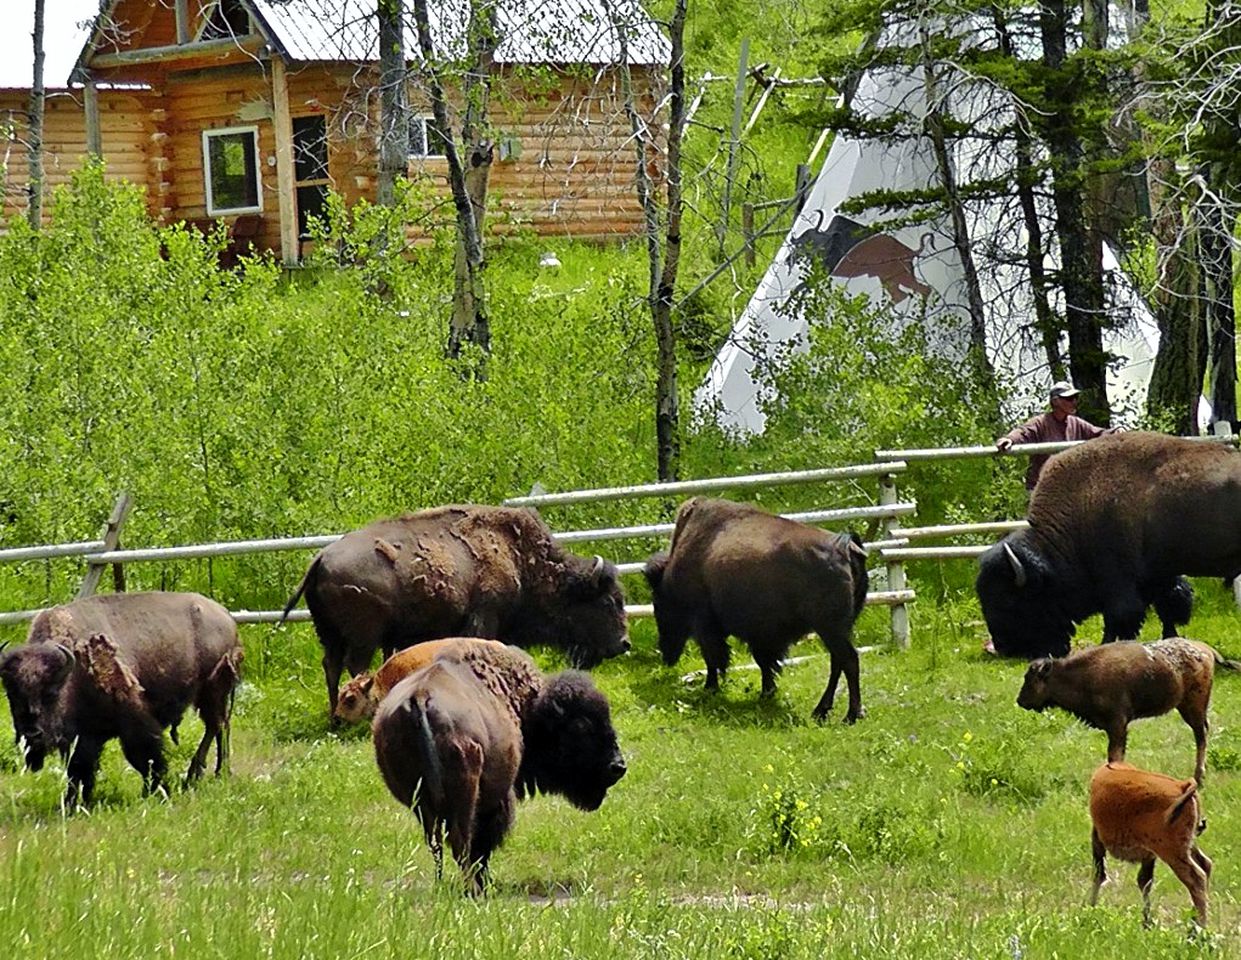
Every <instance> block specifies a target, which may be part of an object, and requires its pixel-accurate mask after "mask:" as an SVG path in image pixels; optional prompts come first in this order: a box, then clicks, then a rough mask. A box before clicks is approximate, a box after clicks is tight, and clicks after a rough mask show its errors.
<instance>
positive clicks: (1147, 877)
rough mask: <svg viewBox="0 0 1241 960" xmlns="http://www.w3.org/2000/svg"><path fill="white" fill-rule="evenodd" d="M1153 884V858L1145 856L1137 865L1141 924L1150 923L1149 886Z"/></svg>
mask: <svg viewBox="0 0 1241 960" xmlns="http://www.w3.org/2000/svg"><path fill="white" fill-rule="evenodd" d="M1154 885H1155V858H1154V857H1147V858H1146V859H1145V860H1143V861H1142V866H1140V867H1138V889H1139V890H1141V891H1142V926H1144V927H1149V926H1150V925H1151V887H1153V886H1154Z"/></svg>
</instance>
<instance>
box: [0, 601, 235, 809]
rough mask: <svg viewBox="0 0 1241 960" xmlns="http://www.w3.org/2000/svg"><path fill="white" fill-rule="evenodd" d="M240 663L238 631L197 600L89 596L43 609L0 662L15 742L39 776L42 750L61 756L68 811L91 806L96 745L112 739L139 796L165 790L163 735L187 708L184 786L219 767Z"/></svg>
mask: <svg viewBox="0 0 1241 960" xmlns="http://www.w3.org/2000/svg"><path fill="white" fill-rule="evenodd" d="M241 660H242V650H241V644H240V642H239V641H238V638H237V624H236V623H235V622H234V620H233V618H232V616H231V615H230V614H229V612H228V611H227V610H225V609H224V608H223V607H222V606H220V605H219V604H218V603H216V602H215V601H213V600H209V599H207V598H206V597H204V596H200V595H199V594H196V593H126V594H111V595H107V596H100V597H89V598H87V599H84V600H76V601H74V602H73V603H69V604H65V605H64V606H60V607H54V608H52V609H50V610H44V611H43V612H41V613H40V614H39V615H38V616H36V617H35V619H34V622H33V623H32V624H31V627H30V634H29V636H28V637H27V641H26V644H25V645H24V646H21V647H18V648H17V649H16V650H12V651H10V652H9V653H7V654H5V655H4V656H3V658H0V681H3V683H4V690H5V693H6V694H7V695H8V698H9V707H10V710H11V712H12V715H13V728H14V731H15V732H16V734H17V739H18V744H19V746H20V747H22V749H23V750H24V752H25V757H26V765H27V767H29V768H30V769H31V770H39V769H41V768H42V766H43V761H44V759H45V758H46V756H47V754H48V752H49V751H52V750H56V751H58V752H60V754H61V755H62V756H66V757H68V779H69V787H68V793H67V794H66V804H67V805H68V806H71V807H72V806H76V805H78V804H79V803H82V804H89V803H90V802H91V798H92V794H93V792H94V787H95V776H96V773H97V771H98V769H99V757H100V754H101V753H102V752H103V747H104V744H105V743H106V742H107V741H108V740H111V739H112V738H113V737H117V738H119V739H120V741H121V749H122V750H123V751H124V753H125V759H126V760H128V761H129V762H130V764H131V765H132V766H133V767H134V768H135V769H136V770H137V771H138V772H139V773H141V774H142V779H143V786H144V789H145V791H146V792H148V793H149V792H151V791H154V790H157V789H160V788H162V787H163V784H164V777H165V775H166V773H167V769H168V764H167V761H166V759H165V757H164V745H163V730H164V728H166V727H171V728H172V736H173V739H174V741H175V740H176V728H177V724H178V722H179V721H180V719H181V716H182V715H183V714H184V713H185V710H186V708H187V707H188V706H190V704H193V705H194V707H195V708H196V709H197V710H198V714H199V716H200V717H201V718H202V721H203V726H204V728H205V729H204V731H203V738H202V742H201V743H200V744H199V745H198V750H197V751H196V752H195V753H194V757H193V759H192V760H191V761H190V766H189V772H188V773H187V775H186V782H187V783H189V782H191V781H193V780H196V779H198V777H200V776H201V775H202V772H203V769H204V767H205V766H206V762H207V753H208V751H209V750H210V746H211V741H212V740H214V741H215V745H216V765H215V771H216V773H217V774H218V773H219V772H220V771H221V769H223V767H224V765H225V764H226V763H227V759H228V734H229V721H230V717H231V714H232V701H233V692H234V690H235V689H236V686H237V683H238V680H239V666H240V664H241Z"/></svg>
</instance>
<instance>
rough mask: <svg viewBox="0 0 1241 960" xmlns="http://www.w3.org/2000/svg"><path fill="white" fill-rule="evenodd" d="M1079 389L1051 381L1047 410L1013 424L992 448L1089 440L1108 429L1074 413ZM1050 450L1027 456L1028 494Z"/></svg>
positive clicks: (1062, 381) (1061, 382)
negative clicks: (1028, 462)
mask: <svg viewBox="0 0 1241 960" xmlns="http://www.w3.org/2000/svg"><path fill="white" fill-rule="evenodd" d="M1080 393H1081V391H1080V390H1078V389H1077V388H1076V387H1074V386H1073V384H1071V383H1069V382H1068V381H1065V380H1060V381H1058V382H1056V383H1053V384H1052V385H1051V391H1050V398H1051V411H1050V412H1048V413H1041V414H1039V415H1038V416H1037V417H1034V418H1033V419H1032V420H1027V421H1026V422H1025V423H1023V424H1022V425H1021V426H1019V427H1014V428H1013V429H1012V430H1010V431H1009V432H1008V433H1006V434H1005V435H1004V436H1002V437H1000V439H998V440H997V441H995V448H996V449H997V450H999V451H1000V452H1001V453H1003V452H1004V451H1007V450H1009V449H1011V448H1012V446H1013V444H1017V443H1055V442H1057V441H1059V440H1093V439H1094V438H1095V437H1101V436H1103V434H1105V433H1111V432H1112V429H1111V428H1107V427H1096V426H1095V425H1094V424H1093V423H1091V422H1090V421H1089V420H1083V419H1082V418H1081V417H1079V416H1077V414H1076V410H1077V398H1078V394H1080ZM1050 456H1051V454H1048V453H1040V454H1035V455H1034V456H1032V457H1030V466H1029V467H1028V468H1027V469H1026V493H1027V494H1029V493H1030V492H1031V491H1032V490H1033V489H1034V485H1035V484H1036V483H1038V477H1039V474H1040V473H1041V472H1042V470H1043V464H1045V463H1046V462H1047V458H1048V457H1050Z"/></svg>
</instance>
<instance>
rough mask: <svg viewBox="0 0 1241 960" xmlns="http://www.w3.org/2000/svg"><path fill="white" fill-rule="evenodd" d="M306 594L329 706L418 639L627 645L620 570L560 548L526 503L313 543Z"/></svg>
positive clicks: (428, 515) (606, 650) (589, 657)
mask: <svg viewBox="0 0 1241 960" xmlns="http://www.w3.org/2000/svg"><path fill="white" fill-rule="evenodd" d="M303 593H305V595H306V606H307V607H308V608H309V609H310V616H311V618H312V619H313V620H314V624H315V632H316V633H317V634H318V635H319V642H320V643H321V644H322V645H323V672H324V676H325V678H326V680H327V692H328V704H329V713H335V711H336V697H337V692H338V689H339V685H340V674H341V670H342V668H344V669H347V670H348V671H349V673H350V674H352V675H357V674H359V673H361V672H363V671H365V670H367V669H369V668H370V665H371V660H372V659H373V658H374V655H375V651H376V650H378V649H382V650H383V652H384V656H385V657H390V656H392V654H393V652H394V651H396V650H400V649H403V648H405V647H408V646H412V645H413V644H415V643H420V642H422V641H423V640H434V639H438V638H440V637H452V636H463V637H483V638H485V639H489V640H502V641H504V642H505V643H511V644H515V645H517V646H520V647H527V646H531V645H534V644H550V645H554V646H560V647H563V648H564V649H565V651H566V652H567V653H568V655H569V659H570V661H571V662H572V663H573V664H574V666H578V667H583V668H589V667H593V666H595V665H596V664H598V663H599V662H601V661H602V660H604V659H606V658H608V657H614V656H616V655H618V654H621V653H624V652H625V651H626V650H628V649H629V638H628V636H627V634H626V629H625V601H624V598H623V596H622V595H621V589H620V584H619V583H617V579H616V568H615V567H614V566H613V565H612V564H610V563H607V562H605V561H604V560H603V559H602V558H601V557H594V558H592V559H587V558H584V557H579V556H576V555H574V554H572V553H569V552H567V551H566V550H564V549H563V548H562V547H561V546H560V545H559V544H558V543H556V541H555V540H554V539H553V537H552V534H551V531H550V530H548V528H547V526H546V524H544V523H543V521H542V520H541V519H540V518H539V515H538V514H537V513H535V512H534V511H533V510H520V509H510V508H506V507H485V506H455V507H438V508H435V509H432V510H423V511H421V512H419V513H413V514H407V515H405V516H402V517H395V518H393V519H390V520H377V521H376V522H374V523H372V524H370V525H369V526H366V527H363V528H362V529H361V530H355V531H354V532H353V533H349V534H346V535H345V536H343V537H341V539H339V540H337V541H336V542H335V543H333V544H331V545H330V546H327V547H325V548H324V549H323V550H321V551H319V554H318V556H316V557H315V559H314V560H313V561H312V562H311V564H310V569H309V570H307V571H306V575H305V577H303V578H302V582H301V584H300V585H299V586H298V588H297V591H296V592H295V593H294V594H293V596H292V598H291V599H290V600H289V602H288V604H287V605H286V606H285V609H284V613H285V616H287V615H288V613H289V611H290V610H291V609H293V606H294V605H295V604H296V603H297V601H298V598H299V597H300V596H301V595H302V594H303Z"/></svg>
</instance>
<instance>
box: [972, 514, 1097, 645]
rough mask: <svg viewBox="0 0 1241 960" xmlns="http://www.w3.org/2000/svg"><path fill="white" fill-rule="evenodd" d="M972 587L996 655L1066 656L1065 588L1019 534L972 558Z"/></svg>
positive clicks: (1069, 633)
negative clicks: (975, 564)
mask: <svg viewBox="0 0 1241 960" xmlns="http://www.w3.org/2000/svg"><path fill="white" fill-rule="evenodd" d="M1022 532H1024V531H1022ZM974 589H975V590H976V591H977V592H978V602H979V603H980V604H981V606H982V615H983V618H984V619H985V620H986V621H987V629H988V630H989V631H990V632H991V639H992V642H993V643H994V644H995V650H996V653H999V654H1001V655H1003V656H1006V657H1027V658H1030V659H1033V658H1034V657H1044V656H1061V657H1062V656H1064V655H1065V654H1067V653H1068V652H1069V641H1070V640H1072V638H1073V630H1074V622H1073V618H1072V617H1071V616H1070V615H1069V614H1068V612H1067V610H1066V603H1067V601H1068V598H1069V595H1070V589H1069V588H1067V587H1066V585H1064V584H1062V583H1061V582H1060V577H1059V576H1058V575H1057V574H1055V573H1054V572H1053V571H1052V568H1051V567H1050V565H1049V564H1048V563H1047V562H1046V561H1045V560H1044V559H1043V557H1042V556H1041V555H1040V554H1039V553H1038V552H1036V551H1035V550H1034V549H1032V548H1031V547H1030V545H1029V544H1028V543H1027V542H1026V541H1025V540H1024V538H1022V537H1021V536H1020V534H1017V535H1012V536H1009V537H1006V538H1005V539H1004V540H1002V541H1001V542H1000V543H997V544H996V545H995V546H993V547H992V548H991V549H989V550H988V551H987V552H986V553H984V554H983V555H982V556H981V557H979V558H978V579H977V580H975V582H974Z"/></svg>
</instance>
